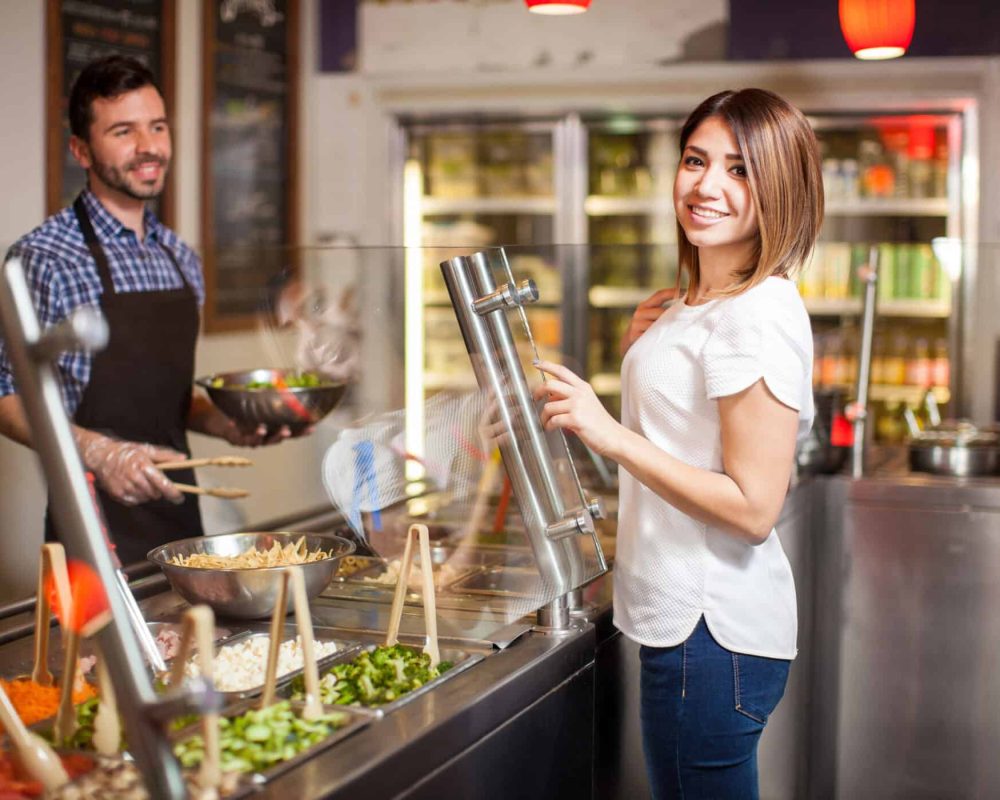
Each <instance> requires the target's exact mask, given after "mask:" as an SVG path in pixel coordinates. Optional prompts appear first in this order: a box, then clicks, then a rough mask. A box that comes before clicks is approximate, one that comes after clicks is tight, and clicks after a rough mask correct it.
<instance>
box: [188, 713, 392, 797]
mask: <svg viewBox="0 0 1000 800" xmlns="http://www.w3.org/2000/svg"><path fill="white" fill-rule="evenodd" d="M256 702H257V701H256V700H254V699H249V698H244V699H243V700H240V701H238V702H236V703H232V704H229V705H227V706H226V707H225V708H224V709H223V710H222V711H221V712H220V716H225V717H237V716H239V715H240V714H243V713H244V712H246V711H248V710H249V709H251V708H253V707H254V706H255V704H256ZM304 706H305V703H301V702H297V701H294V700H293V701H292V707H293V708H295V709H297V710H298V711H300V712H301V710H302V708H303V707H304ZM323 711H324V713H332V712H343V713H344V714H346V715H347V717H348V719H347V722H346V723H345V724H344V725H343V726H341V727H340V728H337V730H335V731H334V732H333V733H331V734H330V735H329V736H327V737H326V738H325V739H324V740H323V741H321V742H319V743H318V744H315V745H313V746H312V747H310V748H309V749H307V750H303V751H302V752H301V753H297V754H296V755H294V756H292V758H290V759H288V760H287V761H282V762H280V763H278V764H275V765H274V766H272V767H270V768H268V769H266V770H264V771H263V772H248V773H243V774H242V775H241V776H240V781H239V784H238V785H237V788H236V791H235V792H234V793H233V794H230V795H227V797H230V798H233V797H242V796H245V795H246V794H248V793H250V792H255V791H257V790H259V788H260V787H261V786H262V785H263V784H266V783H267V782H268V781H271V780H274V779H275V778H277V777H278V776H279V775H282V774H284V773H285V772H287V771H288V770H290V769H295V768H296V767H298V766H301V765H302V764H303V763H304V762H305V761H306V760H308V759H310V758H313V757H314V756H316V754H317V753H319V752H320V751H322V750H325V749H327V748H328V747H332V746H333V745H335V744H336V743H337V742H340V741H343V740H344V739H346V738H347V737H348V736H352V735H353V734H355V733H357V732H358V731H359V730H361V729H362V728H364V727H366V726H367V725H370V724H371V723H372V722H373V721H374V720H376V719H378V717H377V716H376V715H374V714H366V713H363V712H360V711H358V709H355V708H351V707H349V706H323ZM200 733H201V724H200V723H197V722H196V723H192V724H191V725H188V726H185V727H184V728H181V729H180V730H179V731H174V732H173V733H171V734H170V738H171V740H172V741H173V742H181V741H184V740H185V739H187V738H188V737H189V736H194V735H196V734H200ZM195 769H197V768H195Z"/></svg>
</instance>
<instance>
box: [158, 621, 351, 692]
mask: <svg viewBox="0 0 1000 800" xmlns="http://www.w3.org/2000/svg"><path fill="white" fill-rule="evenodd" d="M270 636H271V635H270V634H269V633H257V632H254V631H244V632H242V633H238V634H236V635H235V636H232V637H230V638H229V639H226V640H224V641H223V642H220V643H219V646H218V647H217V648H216V652H215V654H214V655H218V651H219V650H220V649H221V648H223V647H227V646H229V645H235V644H239V643H240V642H244V641H247V640H249V639H270ZM294 638H295V634H293V635H292V636H286V637H285V638H283V639H282V643H284V642H286V641H290V640H292V639H294ZM316 641H317V642H323V643H328V642H335V643H336V645H337V652H336V653H331V654H330V655H328V656H326V657H324V658H321V659H318V660H317V662H316V664H317V667H319V669H320V670H322V669H324V668H326V667H329V666H330V665H331V664H333V663H336V661H335V660H336V659H341V658H344V657H347V656H349V655H351V654H352V653H355V652H357V650H358V649H359V648H360V647H361V642H358V641H353V640H350V639H338V638H327V637H323V636H316ZM172 667H173V664H172V662H168V663H167V674H168V675H169V674H170V670H171V669H172ZM302 669H303V668H302V667H300V668H299V669H296V670H293V671H292V672H286V673H284V674H283V675H278V677H277V679H276V681H275V685H277V686H283V685H284V684H286V683H288V682H290V681H292V680H294V678H295V677H296V676H297V675H301V674H302ZM262 691H264V684H263V683H261V684H259V685H257V686H253V687H251V688H249V689H238V690H231V691H222V690H221V689H220V690H219V694H221V695H222V696H223V697H224V698H225V702H227V703H236V702H239V701H241V700H244V699H246V698H250V697H255V696H257V695H259V694H260V693H261V692H262Z"/></svg>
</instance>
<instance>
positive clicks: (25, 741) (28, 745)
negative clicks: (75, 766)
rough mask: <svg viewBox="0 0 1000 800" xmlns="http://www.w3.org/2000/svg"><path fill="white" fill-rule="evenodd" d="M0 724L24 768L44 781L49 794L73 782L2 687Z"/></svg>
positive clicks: (33, 776)
mask: <svg viewBox="0 0 1000 800" xmlns="http://www.w3.org/2000/svg"><path fill="white" fill-rule="evenodd" d="M0 724H2V725H3V727H4V730H6V731H7V737H8V738H9V739H10V741H11V744H13V746H14V750H15V752H16V753H17V757H18V758H19V759H20V761H21V764H22V765H23V766H24V769H25V770H26V771H27V772H28V774H29V775H31V777H32V778H34V779H35V780H37V781H40V782H41V784H42V786H44V787H45V789H46V791H49V792H51V791H55V790H56V789H58V788H59V787H60V786H63V785H64V784H66V783H69V775H68V774H67V772H66V768H65V767H64V766H63V765H62V762H61V761H60V760H59V756H57V755H56V753H55V751H54V750H53V749H52V747H51V746H50V745H49V743H48V742H46V741H45V740H44V739H43V738H42V737H41V736H38V735H37V734H34V733H32V732H31V731H29V730H28V729H27V728H26V727H25V725H24V723H23V722H22V721H21V718H20V717H19V716H18V714H17V711H16V710H15V709H14V704H13V703H11V702H10V698H9V697H8V696H7V692H5V691H4V690H3V688H2V687H0Z"/></svg>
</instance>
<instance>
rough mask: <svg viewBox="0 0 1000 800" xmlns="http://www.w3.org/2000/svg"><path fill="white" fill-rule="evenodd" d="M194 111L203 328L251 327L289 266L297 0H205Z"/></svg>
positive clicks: (294, 219)
mask: <svg viewBox="0 0 1000 800" xmlns="http://www.w3.org/2000/svg"><path fill="white" fill-rule="evenodd" d="M204 8H205V21H204V33H205V47H204V88H203V95H204V113H203V115H202V125H203V128H202V136H203V141H202V153H203V156H202V158H203V161H202V163H203V171H204V178H203V184H202V186H203V196H202V243H203V245H204V261H205V289H206V298H205V329H206V330H207V331H224V330H238V329H244V328H248V327H252V326H253V325H254V323H255V321H256V319H257V312H258V311H259V310H260V309H261V305H262V302H263V300H264V291H265V289H266V287H267V285H268V282H269V281H270V280H271V279H272V278H273V277H274V276H275V275H277V274H278V273H280V272H283V271H289V270H292V271H294V269H295V264H294V256H293V253H292V250H291V248H290V245H292V244H293V243H294V242H295V241H296V239H297V225H298V209H297V191H298V187H297V184H298V180H297V175H298V165H297V160H296V148H295V146H294V144H293V137H294V136H295V132H296V130H297V127H298V126H297V116H298V104H297V96H298V2H297V0H265V1H264V2H256V3H239V2H232V0H218V1H215V0H213V1H211V2H206V3H205V5H204Z"/></svg>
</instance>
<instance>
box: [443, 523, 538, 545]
mask: <svg viewBox="0 0 1000 800" xmlns="http://www.w3.org/2000/svg"><path fill="white" fill-rule="evenodd" d="M462 543H468V544H470V545H472V546H474V547H488V548H495V547H500V548H514V549H518V550H530V548H531V542H530V540H529V539H528V534H527V533H526V532H525V531H523V530H517V529H512V528H504V529H503V530H501V531H492V530H481V531H474V532H473V533H468V534H464V535H462V536H457V537H453V538H452V539H450V540H449V544H451V545H453V546H454V545H459V544H462Z"/></svg>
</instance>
